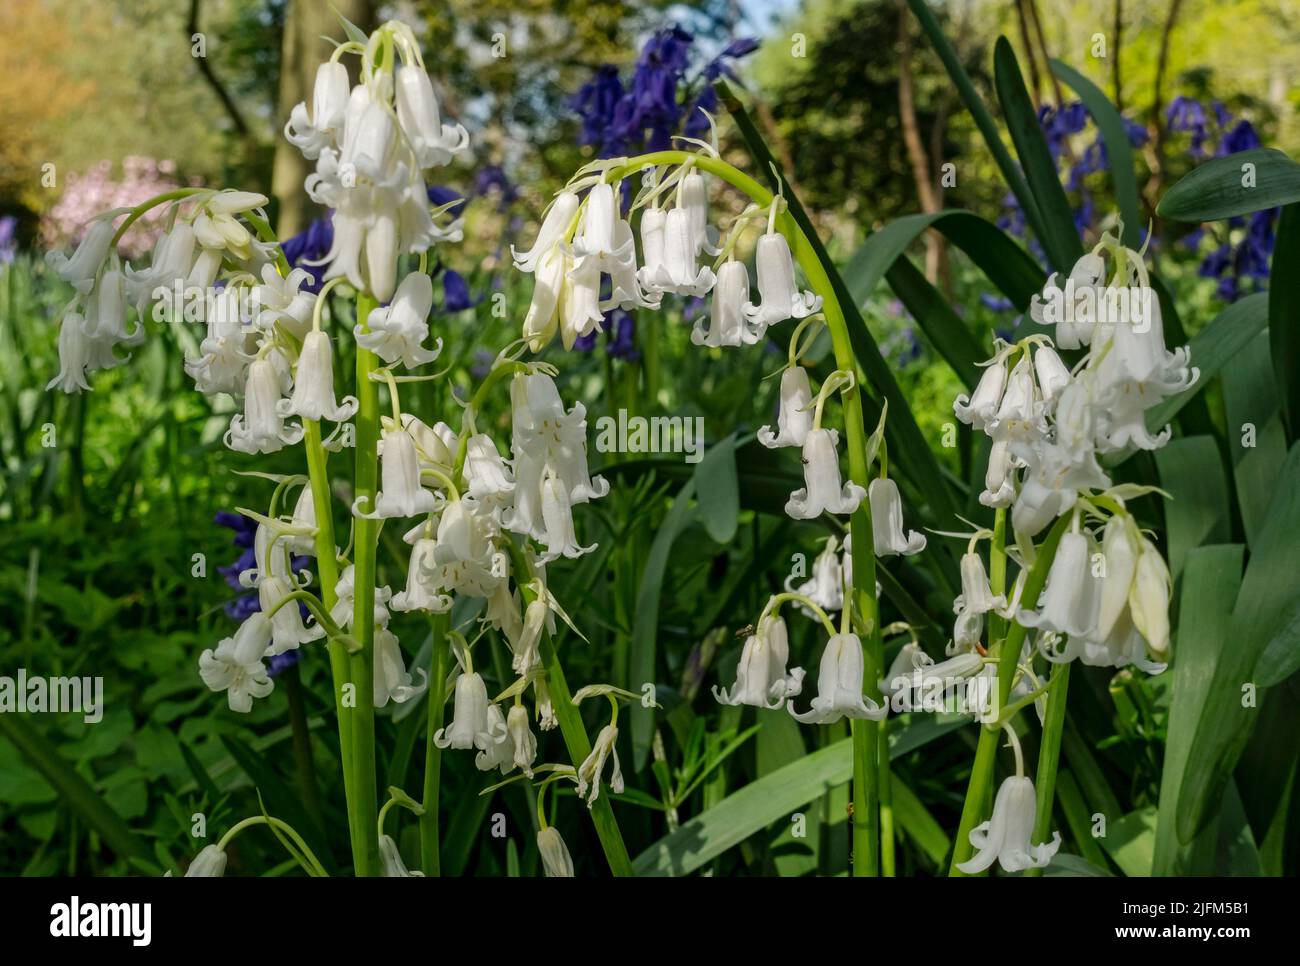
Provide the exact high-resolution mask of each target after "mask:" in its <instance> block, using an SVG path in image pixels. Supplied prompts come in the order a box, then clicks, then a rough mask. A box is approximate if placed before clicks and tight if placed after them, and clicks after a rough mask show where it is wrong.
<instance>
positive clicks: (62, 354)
mask: <svg viewBox="0 0 1300 966" xmlns="http://www.w3.org/2000/svg"><path fill="white" fill-rule="evenodd" d="M91 351H92V343H91V338H90V333H89V332H88V331H87V329H86V317H85V316H84V315H82V314H81V313H80V312H78V311H76V302H75V301H74V302H72V303H70V304H69V305H68V307H67V308H66V309H65V310H64V312H63V318H62V320H61V321H60V322H59V372H58V375H56V376H55V377H54V378H53V379H51V380H50V381H49V382H47V383H46V384H45V388H46V389H47V390H50V389H60V390H62V391H63V392H66V393H74V392H87V391H89V389H90V383H89V382H87V381H86V368H87V366H88V364H89V362H90V355H91Z"/></svg>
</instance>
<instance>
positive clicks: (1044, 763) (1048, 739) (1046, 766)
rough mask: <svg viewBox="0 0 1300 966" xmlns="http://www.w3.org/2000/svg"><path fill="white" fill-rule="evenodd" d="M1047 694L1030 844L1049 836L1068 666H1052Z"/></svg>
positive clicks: (1038, 871)
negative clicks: (1032, 834) (1036, 804)
mask: <svg viewBox="0 0 1300 966" xmlns="http://www.w3.org/2000/svg"><path fill="white" fill-rule="evenodd" d="M1050 687H1051V691H1050V692H1049V693H1048V696H1047V713H1046V714H1045V715H1044V717H1043V739H1042V743H1041V744H1039V746H1038V771H1037V772H1036V773H1035V775H1034V781H1035V788H1036V790H1037V792H1038V808H1037V811H1036V812H1035V818H1034V837H1033V838H1032V839H1030V841H1031V842H1046V841H1047V840H1048V839H1049V838H1051V835H1052V806H1053V804H1055V801H1056V773H1057V770H1058V769H1059V768H1060V766H1061V736H1062V735H1063V734H1064V733H1065V705H1066V698H1067V696H1068V695H1069V689H1070V665H1069V664H1057V665H1054V666H1053V667H1052V678H1051V684H1050ZM1027 874H1028V875H1031V876H1037V875H1042V874H1043V870H1042V869H1038V868H1034V869H1029V870H1028V872H1027Z"/></svg>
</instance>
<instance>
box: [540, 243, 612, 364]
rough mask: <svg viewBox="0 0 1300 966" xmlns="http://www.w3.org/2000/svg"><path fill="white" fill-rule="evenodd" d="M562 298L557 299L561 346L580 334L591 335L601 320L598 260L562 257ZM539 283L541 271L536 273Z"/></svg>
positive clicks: (573, 341) (575, 339) (567, 345)
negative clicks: (564, 267)
mask: <svg viewBox="0 0 1300 966" xmlns="http://www.w3.org/2000/svg"><path fill="white" fill-rule="evenodd" d="M566 263H567V272H566V274H565V278H564V287H563V297H562V298H561V300H560V341H561V342H562V343H563V344H564V348H565V349H572V348H573V344H574V343H575V342H576V341H577V340H578V339H580V338H581V337H582V336H585V335H591V333H593V332H595V331H596V329H597V328H598V327H599V326H600V323H601V322H603V321H604V319H605V315H604V313H603V312H602V311H601V309H600V301H601V300H600V262H599V261H597V260H595V259H590V258H588V259H580V258H573V259H572V260H568V259H566ZM538 282H539V284H540V282H541V273H540V272H539V273H538Z"/></svg>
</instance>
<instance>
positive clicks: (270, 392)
mask: <svg viewBox="0 0 1300 966" xmlns="http://www.w3.org/2000/svg"><path fill="white" fill-rule="evenodd" d="M280 402H281V397H280V377H279V375H278V374H277V373H276V371H275V366H274V365H272V364H271V362H270V361H269V360H268V359H266V358H261V359H256V360H254V362H253V363H252V365H250V366H249V367H248V382H247V384H246V385H245V387H244V411H243V412H242V413H235V415H234V416H232V417H231V419H230V428H229V429H228V430H226V435H225V443H226V445H227V446H228V447H230V448H231V449H233V450H235V451H236V452H239V453H275V452H277V451H279V450H280V449H283V448H284V446H286V445H290V446H292V445H293V444H294V443H297V442H298V441H299V440H300V439H302V432H303V430H302V426H301V425H297V426H285V424H284V417H283V416H281V415H280Z"/></svg>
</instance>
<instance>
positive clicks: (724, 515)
mask: <svg viewBox="0 0 1300 966" xmlns="http://www.w3.org/2000/svg"><path fill="white" fill-rule="evenodd" d="M701 442H703V441H701ZM695 492H696V493H697V494H698V499H699V503H700V515H701V516H702V517H703V518H704V529H705V530H707V531H708V534H709V536H710V537H712V538H713V539H714V540H716V541H717V542H718V543H731V540H732V538H733V537H734V536H735V535H736V525H737V524H738V523H739V521H740V485H739V483H738V482H737V480H736V435H735V433H732V434H731V435H730V436H727V437H725V438H723V439H720V440H718V441H717V442H716V443H714V444H713V446H711V447H710V448H709V451H708V452H707V453H705V454H704V458H703V459H702V460H700V462H699V463H697V464H696V466H695Z"/></svg>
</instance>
